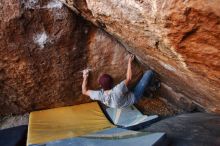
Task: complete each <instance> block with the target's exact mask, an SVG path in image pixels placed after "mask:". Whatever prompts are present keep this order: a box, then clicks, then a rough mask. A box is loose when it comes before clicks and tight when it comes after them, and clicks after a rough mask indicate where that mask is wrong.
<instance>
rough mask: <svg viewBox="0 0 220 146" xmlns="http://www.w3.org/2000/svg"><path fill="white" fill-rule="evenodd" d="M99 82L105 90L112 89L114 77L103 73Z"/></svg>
mask: <svg viewBox="0 0 220 146" xmlns="http://www.w3.org/2000/svg"><path fill="white" fill-rule="evenodd" d="M98 82H99V84H100V85H101V87H102V88H103V89H104V90H110V89H112V87H113V78H112V77H111V76H110V75H108V74H102V75H101V76H100V77H99V79H98Z"/></svg>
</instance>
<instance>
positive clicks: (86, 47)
mask: <svg viewBox="0 0 220 146" xmlns="http://www.w3.org/2000/svg"><path fill="white" fill-rule="evenodd" d="M0 8H1V9H0V20H1V21H0V115H6V114H10V113H12V114H19V113H25V112H29V111H33V110H39V109H48V108H54V107H60V106H67V105H74V104H80V103H85V102H90V101H91V100H90V99H89V98H88V97H85V96H82V94H81V83H82V70H83V69H85V68H90V69H91V77H90V78H89V84H90V88H92V89H98V84H97V82H96V79H97V77H98V75H99V74H101V73H109V74H111V75H112V76H113V78H114V81H115V83H118V82H120V81H121V80H123V79H125V73H126V69H127V61H128V60H127V59H128V58H127V57H128V52H127V51H126V50H125V48H124V47H123V46H122V45H121V44H120V43H119V42H118V41H117V40H116V39H114V38H112V37H111V36H110V35H109V34H107V33H106V32H104V31H103V30H101V29H99V28H97V27H95V26H94V25H93V24H91V23H89V22H88V21H86V20H84V19H83V18H81V17H80V16H77V15H76V14H73V13H72V12H71V11H70V10H69V9H68V8H67V7H65V6H64V5H63V4H62V3H61V2H59V1H57V0H46V1H45V0H34V1H33V0H8V1H1V2H0ZM133 68H134V77H136V78H137V77H138V76H139V75H140V74H141V69H140V67H138V65H135V64H134V65H133Z"/></svg>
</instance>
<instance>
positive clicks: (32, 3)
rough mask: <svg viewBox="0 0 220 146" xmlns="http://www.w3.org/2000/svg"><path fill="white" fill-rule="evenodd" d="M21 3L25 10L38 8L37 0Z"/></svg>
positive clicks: (23, 0)
mask: <svg viewBox="0 0 220 146" xmlns="http://www.w3.org/2000/svg"><path fill="white" fill-rule="evenodd" d="M22 3H23V4H24V8H26V9H35V8H39V5H38V0H22Z"/></svg>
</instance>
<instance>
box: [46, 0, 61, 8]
mask: <svg viewBox="0 0 220 146" xmlns="http://www.w3.org/2000/svg"><path fill="white" fill-rule="evenodd" d="M62 7H63V3H62V2H60V1H58V0H52V1H51V2H49V3H48V4H47V6H46V8H48V9H54V8H56V9H61V8H62Z"/></svg>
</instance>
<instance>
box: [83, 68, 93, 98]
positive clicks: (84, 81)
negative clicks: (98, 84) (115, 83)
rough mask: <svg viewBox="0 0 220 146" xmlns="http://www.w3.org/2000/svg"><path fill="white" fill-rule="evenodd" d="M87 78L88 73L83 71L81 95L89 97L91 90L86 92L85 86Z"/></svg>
mask: <svg viewBox="0 0 220 146" xmlns="http://www.w3.org/2000/svg"><path fill="white" fill-rule="evenodd" d="M88 76H89V71H88V70H84V71H83V83H82V94H84V95H87V96H89V92H90V91H91V90H88V87H87V84H88Z"/></svg>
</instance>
